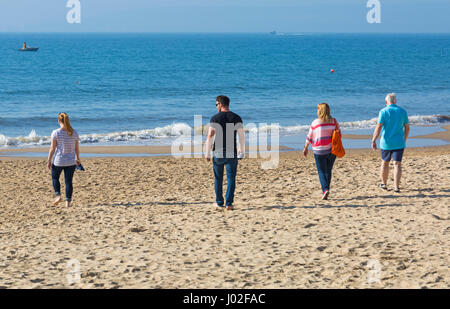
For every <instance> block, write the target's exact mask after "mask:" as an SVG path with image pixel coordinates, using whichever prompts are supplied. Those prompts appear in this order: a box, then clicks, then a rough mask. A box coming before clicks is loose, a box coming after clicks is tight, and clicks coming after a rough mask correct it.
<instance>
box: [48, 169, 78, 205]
mask: <svg viewBox="0 0 450 309" xmlns="http://www.w3.org/2000/svg"><path fill="white" fill-rule="evenodd" d="M75 168H76V165H72V166H56V165H53V164H52V183H53V189H54V190H55V194H56V195H61V184H60V183H59V177H60V176H61V173H62V171H64V180H65V183H66V201H68V202H70V201H72V193H73V185H72V180H73V174H74V173H75Z"/></svg>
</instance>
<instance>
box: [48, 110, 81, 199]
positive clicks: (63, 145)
mask: <svg viewBox="0 0 450 309" xmlns="http://www.w3.org/2000/svg"><path fill="white" fill-rule="evenodd" d="M58 123H59V125H60V128H59V129H58V130H55V131H53V132H52V136H51V140H52V144H51V146H50V151H49V154H48V164H47V165H48V168H49V169H50V170H51V171H52V183H53V189H54V190H55V194H56V200H55V201H54V202H53V206H56V205H58V204H59V203H60V202H61V201H62V198H61V184H60V183H59V177H60V176H61V173H62V171H64V180H65V184H66V206H68V207H69V206H70V203H71V201H72V193H73V185H72V180H73V174H74V172H75V168H76V166H77V165H80V164H81V162H80V149H79V136H78V133H77V132H76V131H75V130H74V129H73V128H72V126H71V125H70V119H69V116H68V115H67V114H66V113H60V114H58Z"/></svg>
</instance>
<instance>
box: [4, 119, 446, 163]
mask: <svg viewBox="0 0 450 309" xmlns="http://www.w3.org/2000/svg"><path fill="white" fill-rule="evenodd" d="M441 128H442V129H444V130H445V131H441V132H436V133H431V134H427V135H416V136H411V137H409V138H408V139H427V140H440V141H444V142H447V143H450V125H446V126H441ZM342 138H343V139H344V140H345V139H349V140H355V141H357V140H370V139H371V138H372V135H364V134H361V135H360V134H343V135H342ZM300 144H301V143H300ZM203 145H204V144H203ZM197 147H198V146H197ZM433 148H435V149H436V148H437V149H439V148H443V149H448V148H450V144H446V145H435V146H433V145H430V146H423V147H407V149H433ZM48 149H49V148H48V147H32V148H2V149H0V160H7V159H37V160H39V159H42V158H43V156H44V154H45V153H48ZM190 149H191V150H192V151H182V154H183V155H194V153H195V151H196V150H197V149H196V146H194V145H192V146H191V148H190ZM255 150H256V149H255V148H254V147H253V148H249V147H247V148H246V152H247V153H248V152H249V151H255ZM268 150H269V151H270V146H269V147H268ZM279 150H280V152H297V151H299V149H298V148H292V147H288V146H283V145H280V146H279ZM366 150H371V149H370V148H368V147H366V148H348V149H346V151H347V153H349V152H350V153H352V152H358V151H366ZM80 152H81V155H82V156H83V154H88V155H89V156H88V157H85V158H83V159H93V158H113V157H119V158H123V157H136V158H142V157H175V156H174V155H172V153H171V146H165V145H164V146H162V145H150V146H136V145H111V146H105V145H102V146H93V145H87V146H83V145H81V146H80ZM20 154H23V155H20ZM30 154H31V155H30ZM96 154H97V155H98V156H95V155H96ZM108 155H111V156H108ZM121 155H123V156H121Z"/></svg>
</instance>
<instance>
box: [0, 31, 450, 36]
mask: <svg viewBox="0 0 450 309" xmlns="http://www.w3.org/2000/svg"><path fill="white" fill-rule="evenodd" d="M273 31H275V32H276V34H450V31H448V32H406V31H398V32H372V31H366V32H351V31H341V32H339V31H304V32H302V31H277V30H273ZM16 33H17V34H19V33H32V34H43V33H48V34H272V31H249V32H246V31H214V32H207V31H0V34H16ZM272 35H274V34H272Z"/></svg>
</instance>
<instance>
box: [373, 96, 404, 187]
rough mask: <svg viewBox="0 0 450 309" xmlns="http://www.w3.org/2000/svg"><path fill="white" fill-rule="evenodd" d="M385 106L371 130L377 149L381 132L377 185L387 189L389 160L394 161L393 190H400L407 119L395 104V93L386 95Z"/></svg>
mask: <svg viewBox="0 0 450 309" xmlns="http://www.w3.org/2000/svg"><path fill="white" fill-rule="evenodd" d="M385 101H386V107H385V108H383V109H382V110H381V111H380V113H379V115H378V121H377V126H376V128H375V131H374V132H373V137H372V149H373V150H376V149H377V143H376V140H377V138H378V136H380V134H381V140H380V149H381V159H382V163H381V182H382V183H381V184H380V185H379V187H380V188H381V189H383V190H387V179H388V175H389V162H390V161H391V158H392V159H393V161H394V183H395V184H394V185H395V187H394V192H397V193H399V192H400V179H401V177H402V158H403V152H404V150H405V147H406V139H407V138H408V135H409V121H408V114H407V113H406V111H405V110H404V109H403V108H401V107H399V106H397V98H396V96H395V93H390V94H388V95H387V96H386V99H385Z"/></svg>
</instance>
